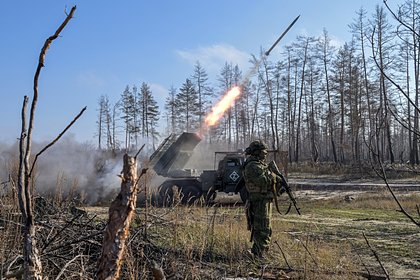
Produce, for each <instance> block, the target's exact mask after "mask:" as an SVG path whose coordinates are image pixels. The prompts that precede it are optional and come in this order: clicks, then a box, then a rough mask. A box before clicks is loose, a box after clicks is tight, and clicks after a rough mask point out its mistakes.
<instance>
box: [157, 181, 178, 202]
mask: <svg viewBox="0 0 420 280" xmlns="http://www.w3.org/2000/svg"><path fill="white" fill-rule="evenodd" d="M174 187H175V186H174V185H173V184H169V183H163V184H162V185H161V186H160V187H159V203H160V204H161V205H162V206H172V205H173V204H174Z"/></svg>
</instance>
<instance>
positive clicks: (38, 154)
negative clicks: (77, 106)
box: [29, 107, 86, 177]
mask: <svg viewBox="0 0 420 280" xmlns="http://www.w3.org/2000/svg"><path fill="white" fill-rule="evenodd" d="M85 111H86V107H84V108H83V109H82V111H80V113H79V114H78V115H77V116H76V117H75V118H74V119H73V120H72V121H71V123H70V124H68V125H67V126H66V128H65V129H64V130H63V131H62V132H61V133H60V134H59V135H58V136H57V137H56V138H55V139H54V140H53V141H52V142H51V143H49V144H48V145H47V146H45V147H44V148H43V149H42V150H41V151H39V152H38V153H37V154H36V156H35V159H34V162H33V163H32V167H31V171H30V172H29V177H31V176H32V171H33V170H34V167H35V163H36V161H37V159H38V157H39V156H40V155H41V154H42V153H43V152H45V150H47V149H48V148H49V147H51V146H52V145H54V144H55V143H56V142H57V141H58V140H59V139H60V138H61V137H62V136H63V135H64V133H66V131H67V130H69V128H70V127H71V126H72V125H73V124H74V123H75V122H76V121H77V119H79V118H80V116H81V115H82V114H83V113H84V112H85Z"/></svg>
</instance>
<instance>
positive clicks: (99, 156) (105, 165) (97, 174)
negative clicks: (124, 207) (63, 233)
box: [0, 135, 123, 204]
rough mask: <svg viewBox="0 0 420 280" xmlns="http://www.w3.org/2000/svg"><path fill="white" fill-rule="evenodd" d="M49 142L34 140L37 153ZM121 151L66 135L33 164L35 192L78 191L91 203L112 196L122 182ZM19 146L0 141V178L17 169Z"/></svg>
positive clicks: (69, 193) (5, 178)
mask: <svg viewBox="0 0 420 280" xmlns="http://www.w3.org/2000/svg"><path fill="white" fill-rule="evenodd" d="M47 144H48V143H47V142H45V143H35V142H34V143H33V144H32V155H33V156H35V155H36V154H37V153H38V152H39V151H40V150H41V149H42V148H44V147H45V146H46V145H47ZM122 157H123V155H122V153H121V154H118V155H117V156H112V155H111V154H107V153H104V152H100V151H98V150H97V149H96V148H95V147H94V146H93V145H92V144H89V143H79V142H77V141H76V140H75V138H74V137H73V136H71V135H70V136H65V137H63V138H61V139H60V140H59V141H58V142H57V143H55V144H54V145H53V146H51V147H50V148H48V149H47V150H46V151H44V152H43V153H42V154H41V155H40V156H39V157H38V160H37V162H36V165H35V168H34V172H33V174H34V176H33V178H34V182H35V190H36V194H40V195H57V194H58V193H59V195H61V196H63V197H67V196H68V195H76V196H77V199H80V200H82V202H85V203H88V204H95V203H98V202H105V201H104V200H106V201H109V200H112V199H113V198H114V196H112V195H113V194H115V193H116V192H117V191H118V190H119V188H120V185H121V180H120V178H119V177H118V174H120V173H121V170H122V164H123V162H122ZM18 159H19V147H18V145H17V144H14V145H6V144H2V145H0V164H1V168H0V182H4V181H6V180H7V178H8V176H9V174H12V173H13V170H15V171H14V172H15V174H12V175H14V176H16V170H17V169H16V168H17V167H16V166H17V164H18Z"/></svg>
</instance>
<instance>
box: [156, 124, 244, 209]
mask: <svg viewBox="0 0 420 280" xmlns="http://www.w3.org/2000/svg"><path fill="white" fill-rule="evenodd" d="M200 141H201V138H200V136H199V135H197V134H196V133H188V132H184V133H182V134H181V135H180V136H177V135H170V136H169V137H167V138H166V139H165V140H164V141H163V142H162V143H161V144H160V146H159V147H158V148H157V150H156V151H155V152H154V153H153V154H152V155H151V156H150V165H151V166H152V167H153V169H154V171H155V172H156V173H157V174H158V175H161V176H163V177H166V179H165V181H164V182H163V183H162V184H161V185H160V187H159V196H160V198H161V200H162V202H163V203H165V204H171V203H173V201H174V197H176V196H178V198H179V199H180V201H181V202H182V203H192V202H194V201H195V200H197V199H199V198H201V197H203V198H204V200H205V201H206V202H207V203H209V202H212V201H213V200H214V199H215V198H216V195H217V193H218V192H224V193H228V194H229V193H234V191H235V187H236V185H237V183H238V182H239V181H240V179H241V177H242V171H241V166H242V164H243V162H244V160H245V156H244V153H243V152H242V151H236V152H230V151H229V152H216V153H215V154H214V169H213V170H202V171H197V170H195V169H184V166H185V164H186V163H187V162H188V160H189V159H190V158H191V155H192V153H193V150H194V148H195V147H196V146H197V145H198V143H200ZM219 159H220V160H219ZM216 164H217V169H216ZM239 194H240V197H241V199H242V201H245V200H246V198H247V192H246V189H245V188H241V191H240V192H239Z"/></svg>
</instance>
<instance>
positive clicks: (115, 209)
mask: <svg viewBox="0 0 420 280" xmlns="http://www.w3.org/2000/svg"><path fill="white" fill-rule="evenodd" d="M123 161H124V163H123V170H122V174H121V180H122V182H121V191H120V193H119V194H118V196H117V197H116V198H115V200H114V201H113V202H112V203H111V206H110V207H109V218H108V225H107V226H106V228H105V232H104V240H103V244H102V254H101V258H100V260H99V266H98V272H97V279H98V280H101V279H118V277H119V274H120V269H121V263H122V258H123V255H124V249H125V241H126V239H127V237H128V233H129V229H130V223H131V219H132V216H133V213H134V210H135V205H136V200H137V181H138V180H137V163H136V158H135V157H130V156H128V155H127V154H125V155H124V159H123Z"/></svg>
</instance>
